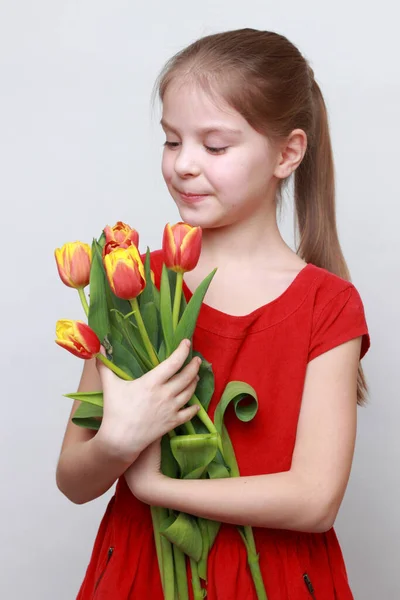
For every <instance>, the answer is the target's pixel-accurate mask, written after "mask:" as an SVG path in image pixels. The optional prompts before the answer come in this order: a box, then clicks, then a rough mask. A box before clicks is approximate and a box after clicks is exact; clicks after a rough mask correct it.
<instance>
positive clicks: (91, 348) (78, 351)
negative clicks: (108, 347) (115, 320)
mask: <svg viewBox="0 0 400 600" xmlns="http://www.w3.org/2000/svg"><path fill="white" fill-rule="evenodd" d="M56 335H57V339H56V340H55V341H56V344H58V345H59V346H61V347H62V348H65V349H66V350H68V352H71V354H74V356H77V357H78V358H84V359H88V358H93V356H95V355H96V354H98V353H99V352H100V340H99V338H98V337H97V335H96V334H95V332H94V331H93V329H91V328H90V327H89V325H86V323H83V321H70V320H68V319H60V320H59V321H57V324H56Z"/></svg>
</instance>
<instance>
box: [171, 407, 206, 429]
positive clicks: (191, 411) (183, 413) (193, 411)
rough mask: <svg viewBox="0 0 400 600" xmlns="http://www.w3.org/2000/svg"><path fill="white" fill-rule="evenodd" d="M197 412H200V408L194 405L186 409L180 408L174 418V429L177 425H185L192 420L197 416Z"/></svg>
mask: <svg viewBox="0 0 400 600" xmlns="http://www.w3.org/2000/svg"><path fill="white" fill-rule="evenodd" d="M199 410H200V407H199V406H198V404H195V405H193V406H188V407H187V408H182V410H180V411H179V412H178V414H177V416H176V425H175V427H176V426H178V425H183V423H187V422H188V421H190V420H191V419H193V417H195V416H196V415H197V413H198V412H199Z"/></svg>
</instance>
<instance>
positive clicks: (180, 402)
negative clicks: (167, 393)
mask: <svg viewBox="0 0 400 600" xmlns="http://www.w3.org/2000/svg"><path fill="white" fill-rule="evenodd" d="M198 381H199V380H198V377H197V376H196V377H195V378H194V379H193V380H192V381H191V382H190V384H189V385H188V386H187V387H186V388H185V389H184V390H183V391H182V392H181V393H180V394H178V395H177V396H176V397H175V405H176V406H177V407H178V408H181V407H182V406H185V404H186V403H187V402H189V400H190V398H191V397H192V396H193V394H194V392H195V390H196V387H197V383H198Z"/></svg>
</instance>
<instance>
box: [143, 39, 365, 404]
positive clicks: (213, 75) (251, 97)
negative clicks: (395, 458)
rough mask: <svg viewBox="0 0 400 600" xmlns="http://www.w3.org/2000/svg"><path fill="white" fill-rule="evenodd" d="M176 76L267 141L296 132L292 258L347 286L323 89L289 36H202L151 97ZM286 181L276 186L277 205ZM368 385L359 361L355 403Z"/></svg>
mask: <svg viewBox="0 0 400 600" xmlns="http://www.w3.org/2000/svg"><path fill="white" fill-rule="evenodd" d="M177 77H179V78H180V79H183V80H185V79H188V78H190V80H191V81H192V82H193V83H195V84H197V85H200V86H201V87H202V88H203V89H205V90H206V91H207V92H208V93H210V94H211V95H213V96H214V97H215V98H216V99H217V98H218V97H219V98H223V100H224V101H225V102H227V103H228V104H229V105H230V106H232V107H233V108H234V109H235V110H236V111H237V112H239V113H240V114H241V115H242V116H243V117H244V118H245V119H246V120H247V122H248V123H249V124H250V125H251V126H252V127H253V128H254V129H256V130H257V131H258V132H260V133H262V134H264V135H265V136H266V137H267V138H268V139H269V140H270V141H271V142H272V143H278V142H279V141H282V140H284V139H285V138H287V137H288V136H289V134H290V133H291V132H292V131H293V129H297V128H300V129H302V130H303V131H304V132H305V133H306V135H307V150H306V153H305V155H304V157H303V160H302V162H301V163H300V165H299V166H298V167H297V169H296V170H295V172H294V174H293V175H294V181H293V183H294V202H295V232H296V237H298V238H299V240H300V241H299V243H298V245H297V254H298V255H299V256H300V257H301V258H302V259H303V260H304V261H306V262H307V263H312V264H314V265H316V266H319V267H322V268H325V269H327V270H328V271H330V272H332V273H335V274H336V275H339V276H340V277H342V278H344V279H346V280H348V281H351V277H350V273H349V269H348V267H347V264H346V261H345V259H344V256H343V252H342V249H341V247H340V243H339V238H338V232H337V225H336V208H335V173H334V162H333V153H332V146H331V139H330V133H329V123H328V114H327V109H326V105H325V102H324V98H323V96H322V93H321V90H320V87H319V86H318V84H317V82H316V81H315V78H314V73H313V71H312V69H311V67H310V65H309V63H308V62H307V60H306V59H305V58H304V57H303V55H302V54H301V53H300V52H299V50H298V49H297V48H296V46H294V45H293V44H292V43H291V42H290V41H289V40H288V39H287V38H286V37H284V36H283V35H280V34H278V33H275V32H272V31H259V30H256V29H249V28H246V29H237V30H233V31H225V32H221V33H216V34H212V35H208V36H205V37H203V38H200V39H199V40H197V41H195V42H193V43H192V44H190V45H189V46H187V47H186V48H184V49H183V50H181V51H179V52H178V53H177V54H175V55H174V56H173V57H172V58H171V59H170V60H169V61H168V62H167V63H166V64H165V66H164V68H163V69H162V71H161V73H160V74H159V76H158V78H157V80H156V83H155V86H154V90H153V99H154V96H155V95H156V94H157V95H158V96H159V98H160V100H161V102H162V101H163V98H164V95H165V91H166V89H167V87H168V85H169V84H170V82H171V81H172V80H173V79H175V78H177ZM287 184H288V179H287V180H281V181H280V183H279V185H278V189H277V198H276V200H277V207H278V208H279V207H280V206H281V203H282V195H283V191H284V190H285V187H286V186H287ZM367 392H368V387H367V383H366V379H365V375H364V372H363V369H362V366H361V364H360V365H359V370H358V381H357V402H358V404H360V405H362V404H364V403H365V400H366V394H367Z"/></svg>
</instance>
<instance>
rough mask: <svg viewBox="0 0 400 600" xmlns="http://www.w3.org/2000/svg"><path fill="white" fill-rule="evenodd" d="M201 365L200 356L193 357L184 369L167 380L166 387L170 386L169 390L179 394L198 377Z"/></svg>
mask: <svg viewBox="0 0 400 600" xmlns="http://www.w3.org/2000/svg"><path fill="white" fill-rule="evenodd" d="M200 365H201V359H200V358H199V357H198V356H195V357H193V358H192V360H191V361H190V363H189V364H188V365H186V367H185V368H184V369H182V371H180V372H179V373H177V374H176V375H174V376H173V377H171V379H170V380H169V381H168V382H167V384H166V387H167V388H168V392H169V393H170V394H172V395H173V396H177V395H178V394H179V393H180V392H182V391H183V390H184V389H185V388H186V387H187V386H188V385H189V384H190V383H191V382H192V381H193V379H194V378H195V377H196V375H197V374H198V372H199V368H200Z"/></svg>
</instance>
